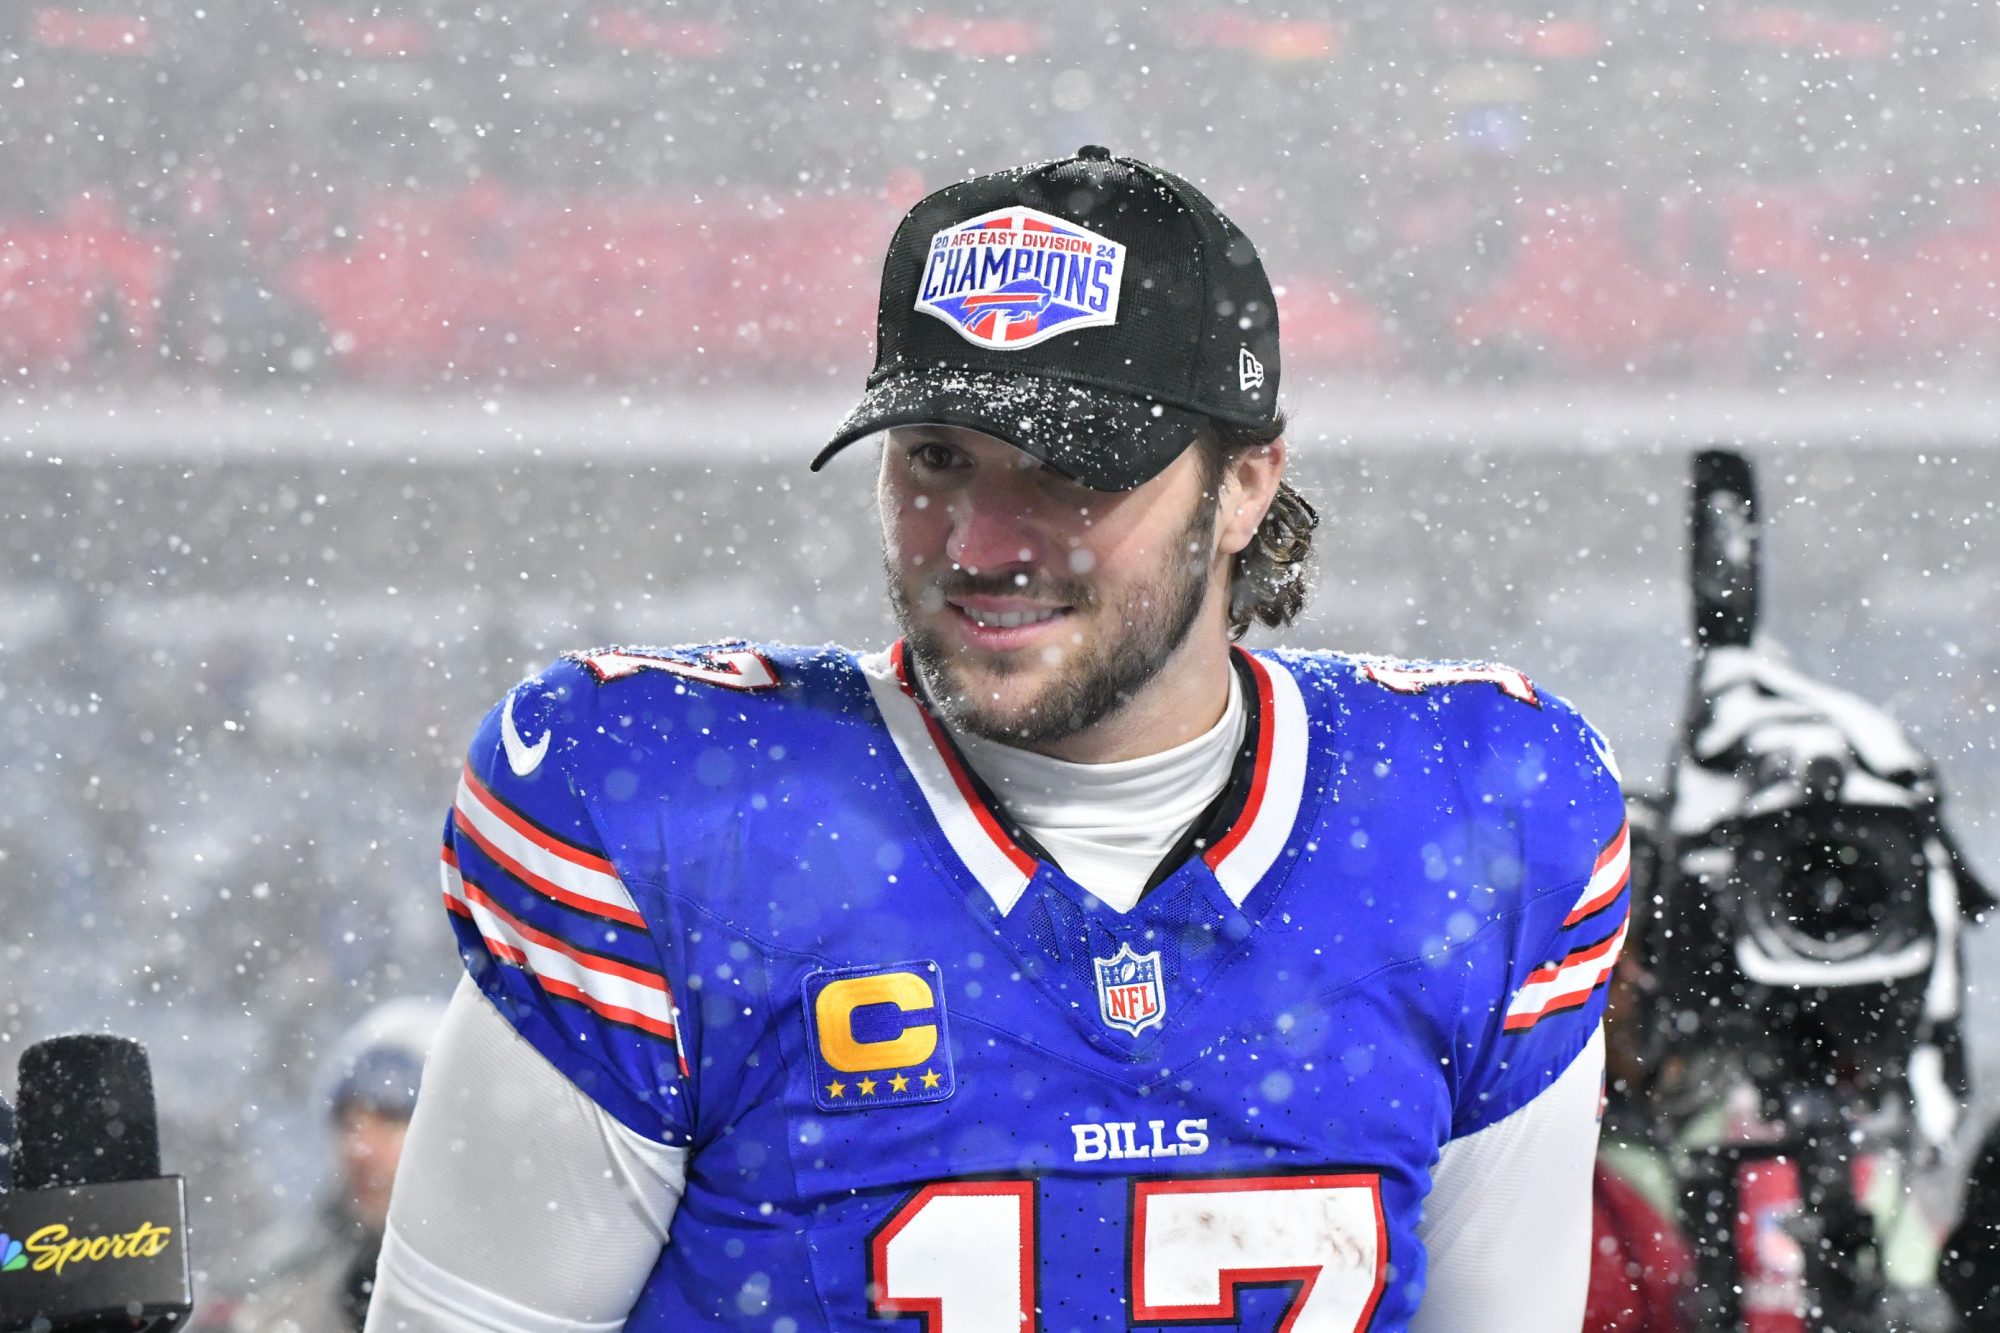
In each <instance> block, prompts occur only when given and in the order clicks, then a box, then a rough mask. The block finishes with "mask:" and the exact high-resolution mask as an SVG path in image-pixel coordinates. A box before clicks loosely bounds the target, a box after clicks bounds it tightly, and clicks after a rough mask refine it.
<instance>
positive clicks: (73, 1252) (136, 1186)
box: [0, 1033, 194, 1333]
mask: <svg viewBox="0 0 2000 1333" xmlns="http://www.w3.org/2000/svg"><path fill="white" fill-rule="evenodd" d="M17 1091H18V1095H19V1098H20V1108H19V1111H18V1113H17V1115H16V1117H15V1120H16V1126H17V1129H18V1133H19V1142H18V1146H17V1147H16V1148H15V1150H14V1154H13V1176H14V1185H13V1188H12V1189H11V1190H8V1191H7V1192H5V1193H0V1330H15V1329H28V1330H34V1331H35V1333H86V1331H88V1333H99V1331H102V1330H121V1331H125V1333H129V1331H130V1330H136V1329H147V1328H155V1327H166V1326H169V1325H171V1324H174V1323H176V1322H178V1321H179V1320H180V1319H181V1318H182V1317H183V1316H184V1315H186V1314H187V1313H188V1311H189V1310H191V1309H192V1308H193V1306H194V1284H193V1278H192V1276H191V1273H190V1266H189V1261H188V1247H187V1190H186V1186H185V1183H184V1182H183V1181H182V1180H181V1178H180V1177H179V1176H166V1177H162V1176H161V1175H160V1127H159V1121H158V1118H157V1116H156V1114H155V1112H154V1107H153V1072H152V1068H151V1066H150V1065H149V1064H148V1063H147V1061H146V1049H145V1047H143V1046H141V1045H140V1044H139V1043H138V1042H136V1041H132V1040H130V1039H129V1038H126V1037H114V1036H110V1035H107V1034H102V1033H80V1034H77V1035H73V1036H67V1037H52V1038H50V1039H49V1040H47V1041H44V1042H38V1043H36V1044H35V1045H33V1046H31V1047H29V1048H28V1049H27V1050H26V1051H25V1052H24V1053H23V1054H22V1056H21V1068H20V1080H19V1087H18V1090H17Z"/></svg>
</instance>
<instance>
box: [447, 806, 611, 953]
mask: <svg viewBox="0 0 2000 1333" xmlns="http://www.w3.org/2000/svg"><path fill="white" fill-rule="evenodd" d="M452 808H453V811H454V812H455V814H456V816H457V818H456V820H455V821H454V822H455V824H456V825H457V827H458V829H459V831H460V832H462V833H464V834H465V835H466V836H467V837H468V838H470V839H472V841H473V842H474V843H476V844H478V846H479V849H480V850H481V851H482V852H484V853H486V855H488V856H490V857H492V858H493V860H494V862H495V863H496V864H498V865H499V866H500V868H501V869H503V870H505V871H506V872H507V873H508V874H510V875H512V876H513V877H514V878H515V879H517V880H519V881H520V882H521V883H522V884H524V885H526V886H527V887H528V888H530V889H532V890H534V891H535V892H536V893H539V894H541V895H542V896H544V897H546V898H549V899H551V900H553V901H555V902H559V903H561V904H563V905H564V906H565V907H573V908H575V909H577V910H578V911H583V912H589V913H591V914H592V915H595V916H600V917H603V918H605V919H606V920H609V921H616V922H618V923H620V924H621V925H627V926H643V925H645V924H646V923H645V920H644V918H643V917H641V916H640V915H639V908H638V906H637V905H636V904H635V903H634V902H633V901H632V895H631V893H630V892H629V891H628V890H627V889H626V888H625V884H624V882H623V881H622V880H620V879H619V878H618V874H617V872H616V871H615V870H613V869H612V866H611V862H609V861H607V860H605V859H604V858H603V857H602V856H600V855H598V854H597V853H595V852H592V851H589V850H587V849H586V848H582V847H578V846H576V845H575V844H574V843H569V842H565V841H564V840H563V839H561V838H558V837H557V836H556V835H554V834H553V833H550V832H549V831H548V830H547V829H544V828H541V827H539V826H538V825H536V824H535V823H533V822H532V821H531V820H529V819H527V818H526V817H524V816H523V815H521V814H520V813H519V812H517V811H515V810H513V809H511V808H510V807H509V806H508V805H507V804H506V802H504V801H502V800H501V799H500V798H499V797H497V796H495V795H494V794H493V793H492V792H491V791H489V790H487V788H486V785H485V784H484V783H482V782H480V780H479V779H478V778H477V777H476V776H474V774H473V772H472V769H471V767H470V766H468V767H467V768H466V769H465V771H464V772H463V773H462V774H461V775H460V777H459V783H458V798H457V800H456V802H455V803H454V805H453V807H452Z"/></svg>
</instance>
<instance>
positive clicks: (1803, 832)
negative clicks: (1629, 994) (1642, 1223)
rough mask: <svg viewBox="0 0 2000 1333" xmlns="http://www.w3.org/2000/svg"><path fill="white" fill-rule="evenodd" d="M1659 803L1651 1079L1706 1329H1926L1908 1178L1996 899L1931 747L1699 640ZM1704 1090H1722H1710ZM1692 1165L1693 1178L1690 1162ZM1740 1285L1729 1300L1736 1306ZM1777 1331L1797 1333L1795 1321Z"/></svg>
mask: <svg viewBox="0 0 2000 1333" xmlns="http://www.w3.org/2000/svg"><path fill="white" fill-rule="evenodd" d="M1688 736H1689V739H1688V744H1687V747H1686V750H1685V752H1684V753H1683V754H1682V756H1681V757H1680V761H1679V764H1678V766H1677V769H1676V772H1675V774H1674V790H1673V793H1672V796H1671V797H1670V799H1669V802H1668V827H1667V835H1666V839H1667V844H1668V852H1667V859H1666V862H1665V876H1664V879H1663V893H1662V898H1663V902H1662V906H1661V921H1660V926H1661V928H1660V929H1659V930H1658V931H1657V933H1656V934H1655V936H1654V938H1653V939H1652V941H1651V942H1650V949H1649V951H1648V952H1649V954H1650V956H1647V957H1646V959H1645V960H1646V961H1647V962H1649V963H1650V964H1651V966H1652V969H1653V970H1654V972H1655V973H1656V974H1657V977H1658V980H1659V983H1660V986H1661V992H1662V1001H1661V1003H1660V1004H1659V1005H1658V1006H1657V1007H1656V1011H1655V1019H1656V1022H1657V1024H1658V1027H1657V1029H1656V1031H1657V1033H1658V1035H1659V1036H1660V1037H1661V1040H1662V1043H1663V1055H1662V1062H1663V1067H1664V1066H1665V1065H1667V1064H1678V1065H1679V1066H1680V1068H1681V1073H1680V1075H1679V1077H1678V1078H1677V1079H1675V1080H1669V1084H1671V1086H1668V1085H1662V1086H1660V1087H1658V1088H1656V1092H1657V1093H1658V1094H1659V1096H1660V1098H1661V1101H1662V1105H1663V1107H1665V1108H1666V1109H1665V1112H1664V1113H1665V1114H1666V1115H1667V1116H1668V1117H1669V1119H1671V1120H1672V1121H1673V1122H1674V1131H1675V1136H1676V1138H1677V1139H1678V1140H1679V1141H1680V1143H1681V1144H1682V1145H1684V1146H1687V1145H1704V1146H1708V1147H1709V1150H1708V1151H1706V1152H1705V1153H1701V1154H1691V1155H1689V1156H1685V1157H1684V1158H1683V1159H1682V1160H1683V1163H1684V1166H1686V1167H1687V1168H1689V1170H1690V1172H1691V1174H1692V1178H1691V1179H1688V1180H1685V1181H1684V1182H1683V1184H1684V1189H1686V1190H1687V1191H1688V1193H1686V1194H1685V1195H1684V1197H1686V1198H1690V1199H1696V1200H1699V1199H1708V1200H1715V1199H1720V1200H1724V1201H1726V1206H1725V1207H1723V1208H1721V1209H1719V1210H1717V1209H1714V1207H1713V1204H1712V1203H1710V1204H1709V1205H1708V1209H1709V1212H1710V1213H1711V1214H1712V1215H1711V1216H1710V1217H1709V1218H1708V1219H1707V1222H1706V1230H1705V1231H1704V1229H1703V1225H1702V1224H1701V1223H1699V1222H1698V1219H1697V1217H1696V1216H1695V1214H1698V1213H1700V1212H1701V1211H1702V1209H1701V1207H1700V1206H1696V1207H1694V1208H1693V1209H1692V1210H1691V1213H1690V1215H1689V1216H1688V1218H1687V1220H1688V1222H1689V1226H1690V1231H1691V1232H1693V1233H1695V1237H1694V1238H1695V1240H1696V1245H1697V1254H1698V1259H1697V1266H1698V1269H1699V1271H1700V1278H1699V1281H1698V1285H1699V1287H1700V1288H1701V1292H1702V1295H1703V1297H1704V1299H1705V1300H1706V1301H1708V1302H1709V1303H1710V1305H1711V1306H1714V1303H1715V1302H1716V1301H1718V1300H1719V1301H1720V1302H1721V1304H1720V1306H1719V1307H1715V1308H1707V1309H1705V1310H1704V1312H1703V1313H1702V1315H1701V1322H1702V1326H1704V1327H1707V1326H1717V1327H1723V1328H1728V1327H1736V1326H1739V1325H1740V1326H1745V1327H1750V1328H1757V1327H1759V1326H1760V1320H1761V1319H1762V1318H1766V1317H1770V1316H1771V1315H1772V1313H1773V1312H1777V1311H1788V1310H1793V1309H1796V1310H1797V1311H1798V1313H1799V1314H1800V1315H1803V1313H1804V1310H1805V1309H1806V1308H1810V1307H1818V1308H1819V1309H1820V1311H1821V1313H1819V1314H1818V1315H1817V1316H1814V1319H1813V1322H1811V1323H1808V1324H1806V1325H1804V1326H1805V1327H1808V1328H1811V1329H1813V1330H1814V1331H1815V1333H1817V1330H1818V1329H1820V1328H1822V1327H1824V1328H1833V1329H1838V1330H1840V1333H1864V1331H1865V1330H1868V1329H1874V1328H1880V1327H1884V1326H1885V1322H1886V1321H1890V1320H1894V1321H1896V1323H1897V1326H1899V1327H1911V1326H1935V1321H1936V1316H1935V1315H1934V1314H1926V1313H1924V1311H1925V1309H1926V1307H1929V1306H1935V1305H1936V1303H1937V1301H1936V1293H1935V1289H1934V1287H1933V1286H1932V1274H1933V1271H1934V1260H1935V1256H1936V1239H1935V1237H1936V1233H1937V1230H1938V1228H1937V1227H1936V1225H1935V1224H1934V1223H1933V1222H1931V1221H1929V1220H1927V1219H1925V1218H1924V1217H1922V1216H1921V1212H1922V1209H1921V1208H1920V1207H1918V1206H1916V1205H1914V1204H1913V1203H1912V1201H1911V1199H1910V1197H1909V1195H1910V1192H1909V1191H1908V1189H1907V1188H1906V1187H1905V1182H1904V1181H1903V1180H1902V1179H1901V1178H1900V1175H1901V1171H1902V1168H1904V1167H1905V1166H1907V1165H1909V1164H1910V1163H1919V1164H1923V1163H1928V1162H1932V1161H1935V1160H1936V1157H1937V1154H1938V1152H1939V1150H1940V1149H1941V1148H1942V1147H1943V1146H1944V1145H1945V1144H1946V1143H1947V1142H1948V1141H1949V1140H1950V1138H1951V1137H1952V1135H1953V1133H1954V1131H1955V1129H1956V1127H1957V1124H1958V1119H1959V1115H1960V1111H1961V1106H1962V1103H1963V1099H1964V1097H1965V1094H1966V1090H1967V1081H1966V1074H1965V1060H1964V1055H1963V1051H1962V1042H1961V1035H1960V1005H1961V999H1962V993H1963V990H1964V986H1963V975H1962V964H1961V958H1962V953H1963V950H1962V946H1961V935H1962V932H1963V930H1964V928H1965V926H1966V924H1967V922H1968V921H1970V920H1971V919H1972V918H1974V917H1975V916H1976V915H1977V914H1978V913H1979V912H1981V911H1984V910H1985V909H1986V908H1987V907H1989V906H1991V905H1992V899H1991V897H1990V896H1989V895H1988V893H1987V891H1986V889H1985V888H1984V887H1983V886H1982V885H1981V884H1980V882H1979V881H1978V879H1977V877H1976V876H1974V875H1973V874H1972V872H1971V871H1970V869H1969V868H1968V867H1967V866H1966V864H1965V862H1964V859H1963V857H1962V856H1961V855H1960V853H1959V851H1958V849H1957V846H1956V844H1955V843H1954V841H1953V839H1952V838H1951V835H1950V833H1949V831H1948V830H1947V828H1946V827H1945V824H1944V822H1943V819H1942V815H1941V805H1942V800H1941V794H1940V789H1939V784H1938V780H1937V775H1936V772H1935V770H1934V768H1933V766H1932V764H1931V763H1930V761H1929V760H1928V759H1927V758H1926V757H1925V756H1924V755H1923V753H1922V752H1921V751H1919V750H1918V749H1917V748H1916V747H1915V745H1914V744H1912V743H1911V741H1910V739H1909V737H1908V736H1907V735H1906V734H1905V732H1904V731H1903V729H1902V728H1901V727H1900V726H1899V725H1898V724H1896V723H1895V722H1894V721H1893V720H1892V719H1890V718H1889V717H1888V716H1887V715H1886V714H1885V713H1883V712H1882V711H1881V710H1880V709H1879V708H1877V707H1875V706H1874V705H1873V704H1871V703H1869V702H1868V701H1866V700H1864V699H1861V698H1859V697H1858V696H1856V695H1854V694H1851V693H1848V692H1846V691H1843V690H1839V689H1835V688H1833V687H1831V686H1828V685H1826V684H1823V683H1821V682H1818V681H1815V680H1812V679H1810V678H1808V677H1807V676H1805V675H1804V674H1802V673H1801V672H1799V671H1797V670H1795V669H1793V668H1792V667H1791V666H1789V665H1787V664H1786V663H1785V662H1784V661H1782V660H1781V659H1780V658H1778V657H1777V656H1775V655H1774V654H1771V653H1769V652H1765V651H1760V650H1758V649H1753V648H1750V647H1747V646H1735V645H1724V646H1716V647H1712V648H1710V649H1709V650H1708V651H1707V652H1706V653H1705V654H1704V656H1703V659H1702V662H1701V669H1700V674H1699V676H1698V679H1697V682H1696V689H1695V693H1694V698H1693V701H1692V708H1691V715H1690V725H1689V732H1688ZM1717 1089H1722V1090H1723V1091H1722V1095H1720V1096H1717V1095H1716V1091H1717ZM1704 1173H1706V1174H1704ZM1739 1293H1740V1301H1739ZM1769 1326H1771V1327H1780V1326H1789V1327H1794V1328H1796V1327H1800V1326H1801V1325H1800V1324H1799V1323H1796V1322H1794V1323H1791V1324H1789V1325H1784V1324H1772V1325H1769Z"/></svg>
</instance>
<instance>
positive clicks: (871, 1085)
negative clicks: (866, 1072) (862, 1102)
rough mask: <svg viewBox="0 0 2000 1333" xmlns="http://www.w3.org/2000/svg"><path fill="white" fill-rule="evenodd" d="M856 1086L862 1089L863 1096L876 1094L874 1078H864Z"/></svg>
mask: <svg viewBox="0 0 2000 1333" xmlns="http://www.w3.org/2000/svg"><path fill="white" fill-rule="evenodd" d="M854 1086H855V1087H857V1088H859V1089H861V1095H862V1096H863V1097H873V1096H874V1095H875V1080H874V1079H872V1078H864V1079H862V1080H861V1081H860V1082H859V1083H857V1084H855V1085H854Z"/></svg>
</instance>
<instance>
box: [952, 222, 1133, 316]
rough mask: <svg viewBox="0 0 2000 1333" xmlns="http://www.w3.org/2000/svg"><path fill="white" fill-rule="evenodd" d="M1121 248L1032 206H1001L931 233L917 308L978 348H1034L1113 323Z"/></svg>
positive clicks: (1121, 268) (1121, 272)
mask: <svg viewBox="0 0 2000 1333" xmlns="http://www.w3.org/2000/svg"><path fill="white" fill-rule="evenodd" d="M1124 272H1125V247H1124V246H1122V245H1120V244H1118V242H1116V241H1112V240H1106V239H1105V238H1104V237H1102V236H1099V235H1098V234H1097V233H1096V232H1094V231H1091V230H1089V229H1088V228H1086V227H1080V226H1078V225H1077V224H1076V223H1074V222H1068V221H1065V220H1064V219H1062V218H1058V217H1051V216H1049V215H1048V214H1047V213H1042V212H1038V211H1037V210H1035V209H1032V208H1003V209H999V210H998V211H996V212H992V213H985V214H982V215H980V216H979V217H976V218H972V219H969V220H967V221H965V222H961V223H959V224H958V225H957V226H955V227H948V228H946V229H945V230H943V231H941V232H939V233H938V234H937V235H935V236H933V237H931V251H930V255H929V256H928V257H927V258H926V259H925V261H924V276H923V281H922V282H920V283H919V284H918V285H917V306H916V308H917V309H919V310H921V311H923V312H924V313H925V314H929V315H935V316H937V318H939V319H941V320H943V321H945V322H946V323H947V324H949V325H951V326H952V327H953V328H954V329H957V330H958V333H959V336H960V337H962V338H964V339H965V340H966V341H967V342H969V343H976V344H977V345H979V346H981V347H992V348H997V349H999V350H1001V351H1011V350H1014V349H1018V348H1022V347H1033V346H1034V345H1035V344H1036V343H1038V342H1041V341H1043V340H1044V339H1047V338H1053V337H1054V336H1055V335H1056V334H1058V333H1067V332H1070V331H1071V330H1074V329H1088V328H1095V327H1097V326H1099V325H1108V324H1116V323H1117V322H1118V282H1119V279H1120V278H1121V277H1122V276H1123V275H1124Z"/></svg>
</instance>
